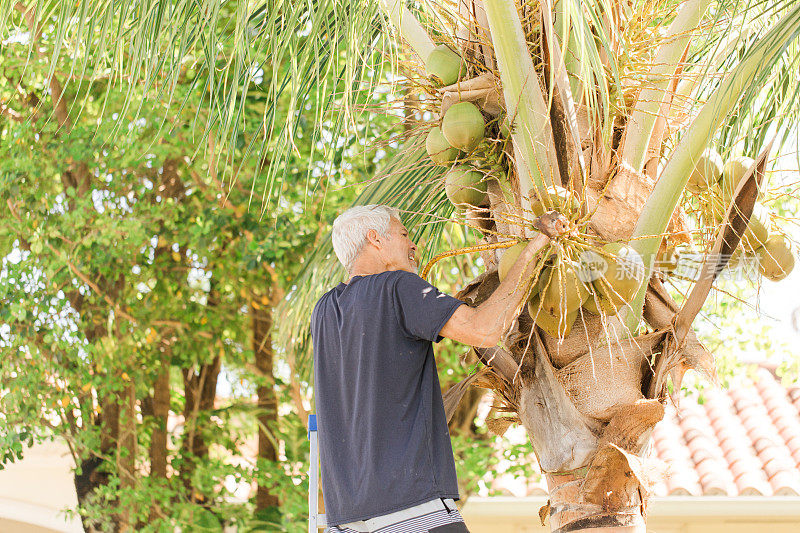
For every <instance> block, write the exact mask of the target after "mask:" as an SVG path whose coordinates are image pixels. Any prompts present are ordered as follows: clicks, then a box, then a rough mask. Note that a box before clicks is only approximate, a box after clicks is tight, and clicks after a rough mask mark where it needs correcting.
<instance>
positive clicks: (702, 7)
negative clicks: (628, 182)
mask: <svg viewBox="0 0 800 533" xmlns="http://www.w3.org/2000/svg"><path fill="white" fill-rule="evenodd" d="M709 4H711V0H689V1H688V2H686V3H685V4H683V6H681V8H680V11H678V15H677V16H676V17H675V20H674V21H673V22H672V24H670V27H669V30H668V31H667V34H666V35H665V36H664V44H662V45H661V46H660V47H659V49H658V53H657V54H656V58H655V59H654V60H653V67H652V68H651V69H650V72H649V73H648V76H647V77H648V79H649V82H650V83H648V84H647V86H645V87H644V88H643V89H642V91H641V93H640V94H639V97H638V99H637V101H636V105H635V107H634V111H633V114H632V115H631V117H630V119H629V120H628V125H627V126H626V128H625V141H624V146H623V150H622V161H623V162H625V163H627V164H628V165H630V166H631V167H632V168H633V169H634V170H636V172H641V171H642V169H643V168H644V164H645V157H646V156H647V147H648V146H649V144H650V137H651V136H652V134H653V127H654V126H655V123H656V119H657V118H658V115H659V109H660V108H661V104H662V102H663V100H664V98H665V97H666V96H667V87H668V86H669V84H670V82H672V79H673V77H674V76H675V73H676V69H677V65H678V62H679V61H680V59H681V56H682V55H683V51H684V50H685V49H686V46H687V45H688V44H689V39H690V38H691V36H692V32H693V31H694V30H695V29H696V28H697V26H698V25H699V24H700V19H702V18H703V15H704V14H705V12H706V10H707V9H708V6H709Z"/></svg>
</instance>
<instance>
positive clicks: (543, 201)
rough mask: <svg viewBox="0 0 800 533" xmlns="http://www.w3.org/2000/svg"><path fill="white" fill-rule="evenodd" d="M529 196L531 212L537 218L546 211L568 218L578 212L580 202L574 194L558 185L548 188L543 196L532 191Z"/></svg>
mask: <svg viewBox="0 0 800 533" xmlns="http://www.w3.org/2000/svg"><path fill="white" fill-rule="evenodd" d="M531 196H532V197H531V211H533V214H534V215H535V216H537V217H538V216H541V215H543V214H544V213H546V212H548V211H558V212H559V213H562V214H564V215H567V216H569V215H572V214H575V213H577V212H578V211H579V210H580V202H579V201H578V198H577V197H576V196H575V194H574V193H573V192H572V191H568V190H567V189H565V188H564V187H560V186H558V185H554V186H550V187H548V188H547V191H546V192H545V193H544V194H542V193H537V192H536V191H534V192H533V193H532V195H531Z"/></svg>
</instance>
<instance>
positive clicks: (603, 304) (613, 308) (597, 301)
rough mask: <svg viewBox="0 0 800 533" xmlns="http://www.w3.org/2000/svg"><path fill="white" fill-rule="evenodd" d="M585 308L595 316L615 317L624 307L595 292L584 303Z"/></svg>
mask: <svg viewBox="0 0 800 533" xmlns="http://www.w3.org/2000/svg"><path fill="white" fill-rule="evenodd" d="M583 308H584V309H585V310H587V311H589V312H590V313H592V314H594V315H601V314H602V315H606V316H614V315H616V314H617V313H618V312H619V310H620V309H621V308H622V305H617V304H615V303H614V302H612V301H611V300H609V299H607V298H605V297H604V296H603V295H602V294H601V293H599V292H597V291H595V292H594V293H592V294H589V297H588V298H586V301H585V302H583Z"/></svg>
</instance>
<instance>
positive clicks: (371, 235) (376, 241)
mask: <svg viewBox="0 0 800 533" xmlns="http://www.w3.org/2000/svg"><path fill="white" fill-rule="evenodd" d="M367 242H368V243H369V244H371V245H372V246H374V247H375V248H382V245H383V243H382V242H381V238H380V236H379V235H378V232H377V231H375V230H374V229H371V230H367Z"/></svg>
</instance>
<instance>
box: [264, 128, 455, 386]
mask: <svg viewBox="0 0 800 533" xmlns="http://www.w3.org/2000/svg"><path fill="white" fill-rule="evenodd" d="M444 170H445V169H444V167H441V166H434V165H431V163H430V161H429V160H428V155H427V153H426V151H425V148H424V138H422V139H416V140H414V141H412V142H410V143H409V145H408V146H407V147H406V148H405V149H403V150H399V151H398V152H397V153H396V154H395V155H394V157H392V158H391V160H390V161H389V162H388V163H387V165H386V168H385V169H384V170H383V171H382V172H381V173H380V174H379V175H378V176H376V177H375V179H374V180H373V181H372V182H371V183H370V184H368V185H367V186H366V188H365V189H364V191H363V192H362V193H361V194H359V196H358V197H357V199H356V200H355V202H354V204H353V205H368V204H383V205H390V206H393V207H396V208H398V209H399V210H400V212H401V216H402V219H403V223H404V224H405V225H406V227H408V228H409V229H410V231H411V235H412V239H413V240H414V241H415V242H417V243H425V245H424V246H421V248H422V249H423V250H424V253H423V255H422V263H424V262H426V261H427V260H428V259H430V258H431V257H432V256H433V255H434V254H435V252H436V251H437V248H438V246H437V243H438V240H439V237H440V235H441V232H442V229H443V228H444V226H445V223H446V222H447V221H448V219H449V217H450V215H451V214H452V212H453V206H452V204H450V202H448V201H447V200H446V198H445V195H444V188H443V185H442V183H441V179H440V177H441V175H442V174H443V172H444ZM344 279H345V272H344V269H343V268H342V266H341V265H340V264H339V261H338V259H337V258H336V255H335V254H334V252H333V245H332V243H331V239H330V234H328V235H327V236H326V237H325V239H324V241H323V242H322V243H320V244H319V246H317V247H316V248H315V249H314V251H313V252H312V253H311V254H310V255H309V256H308V258H307V259H306V261H305V265H304V268H303V270H302V271H301V272H300V274H299V275H298V276H297V278H296V280H295V283H294V285H295V286H294V288H293V290H292V292H291V293H290V294H289V295H288V296H287V297H286V298H285V299H284V301H283V302H281V304H280V306H279V308H278V310H277V316H281V317H282V320H281V321H280V322H279V323H278V326H277V330H276V333H275V341H276V343H277V345H278V346H281V347H282V348H283V349H285V350H286V354H287V356H288V357H289V358H290V359H291V360H293V361H294V363H295V369H296V371H297V372H298V373H299V374H300V375H301V376H302V377H303V378H304V379H307V378H309V377H310V372H311V360H310V354H311V350H310V318H311V312H312V311H313V309H314V305H315V304H316V301H317V300H318V299H319V298H320V297H321V296H322V294H324V293H325V292H326V291H328V290H330V289H332V288H333V287H334V286H335V285H336V284H337V283H339V282H340V281H343V280H344Z"/></svg>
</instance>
